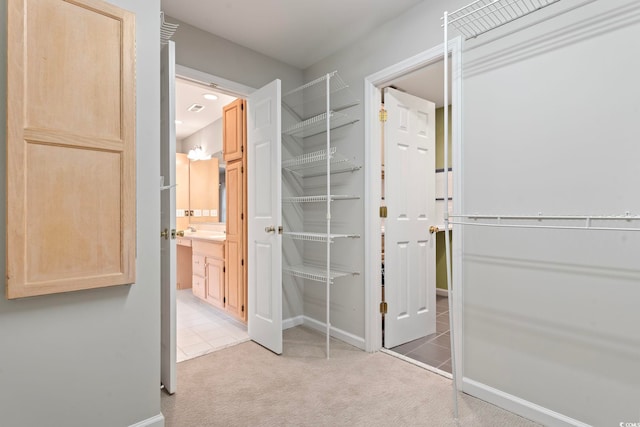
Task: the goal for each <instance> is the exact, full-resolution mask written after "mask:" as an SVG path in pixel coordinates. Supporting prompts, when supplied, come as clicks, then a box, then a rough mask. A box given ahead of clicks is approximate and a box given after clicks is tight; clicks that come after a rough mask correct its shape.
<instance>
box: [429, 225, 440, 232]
mask: <svg viewBox="0 0 640 427" xmlns="http://www.w3.org/2000/svg"><path fill="white" fill-rule="evenodd" d="M438 231H440V229H439V228H438V227H437V226H435V225H432V226H431V227H429V233H431V234H433V233H437V232H438Z"/></svg>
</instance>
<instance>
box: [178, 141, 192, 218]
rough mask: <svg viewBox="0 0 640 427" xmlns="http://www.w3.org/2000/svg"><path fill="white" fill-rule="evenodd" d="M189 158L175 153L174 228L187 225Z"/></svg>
mask: <svg viewBox="0 0 640 427" xmlns="http://www.w3.org/2000/svg"><path fill="white" fill-rule="evenodd" d="M188 212H189V159H188V158H187V155H186V154H184V153H176V228H177V229H178V230H184V229H185V228H187V227H188V226H189V214H188Z"/></svg>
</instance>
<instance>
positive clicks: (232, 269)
mask: <svg viewBox="0 0 640 427" xmlns="http://www.w3.org/2000/svg"><path fill="white" fill-rule="evenodd" d="M245 107H246V102H245V100H243V99H237V100H236V101H234V102H232V103H231V104H229V105H227V106H225V107H224V109H223V136H222V138H223V148H224V159H225V162H226V163H227V166H226V178H225V179H226V187H227V192H226V198H227V199H226V202H227V220H226V226H227V230H226V231H227V235H226V240H225V256H226V264H225V298H226V300H225V309H226V310H227V311H228V312H230V313H231V314H232V315H234V316H235V317H237V318H239V319H241V320H243V321H246V319H247V311H246V307H247V263H246V259H247V221H246V218H247V198H246V194H247V174H246V173H245V172H246V164H247V158H246V152H245V146H246V134H247V132H246V108H245Z"/></svg>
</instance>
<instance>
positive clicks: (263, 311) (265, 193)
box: [247, 80, 282, 354]
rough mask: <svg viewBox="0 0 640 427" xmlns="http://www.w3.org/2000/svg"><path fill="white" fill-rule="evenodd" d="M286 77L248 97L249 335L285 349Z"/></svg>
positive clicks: (276, 349)
mask: <svg viewBox="0 0 640 427" xmlns="http://www.w3.org/2000/svg"><path fill="white" fill-rule="evenodd" d="M280 93H281V92H280V80H274V81H273V82H271V83H269V84H268V85H266V86H264V87H263V88H260V89H258V90H256V91H255V92H253V93H252V94H251V95H250V96H249V99H248V102H247V145H248V147H247V162H248V165H247V180H248V190H247V192H248V205H249V206H248V211H249V222H248V228H249V238H248V242H249V255H248V256H249V259H248V262H249V266H248V267H249V289H248V299H249V302H248V305H249V311H248V319H247V323H248V330H249V337H250V338H251V339H252V340H254V341H255V342H257V343H258V344H260V345H262V346H264V347H266V348H268V349H269V350H271V351H273V352H274V353H276V354H281V353H282V236H281V235H280V234H279V233H278V227H279V226H280V225H281V224H282V221H281V216H282V211H281V186H280V183H281V180H282V177H281V172H280V163H281V147H280V127H281V125H280V123H281V103H280V96H281V95H280Z"/></svg>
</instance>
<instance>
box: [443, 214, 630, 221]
mask: <svg viewBox="0 0 640 427" xmlns="http://www.w3.org/2000/svg"><path fill="white" fill-rule="evenodd" d="M449 217H450V218H470V219H498V220H500V219H510V220H511V219H514V220H531V219H536V220H549V219H552V220H556V219H558V220H569V221H576V220H607V221H610V220H618V221H634V220H635V221H637V220H640V215H629V214H624V215H498V214H458V215H453V214H452V215H449Z"/></svg>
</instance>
